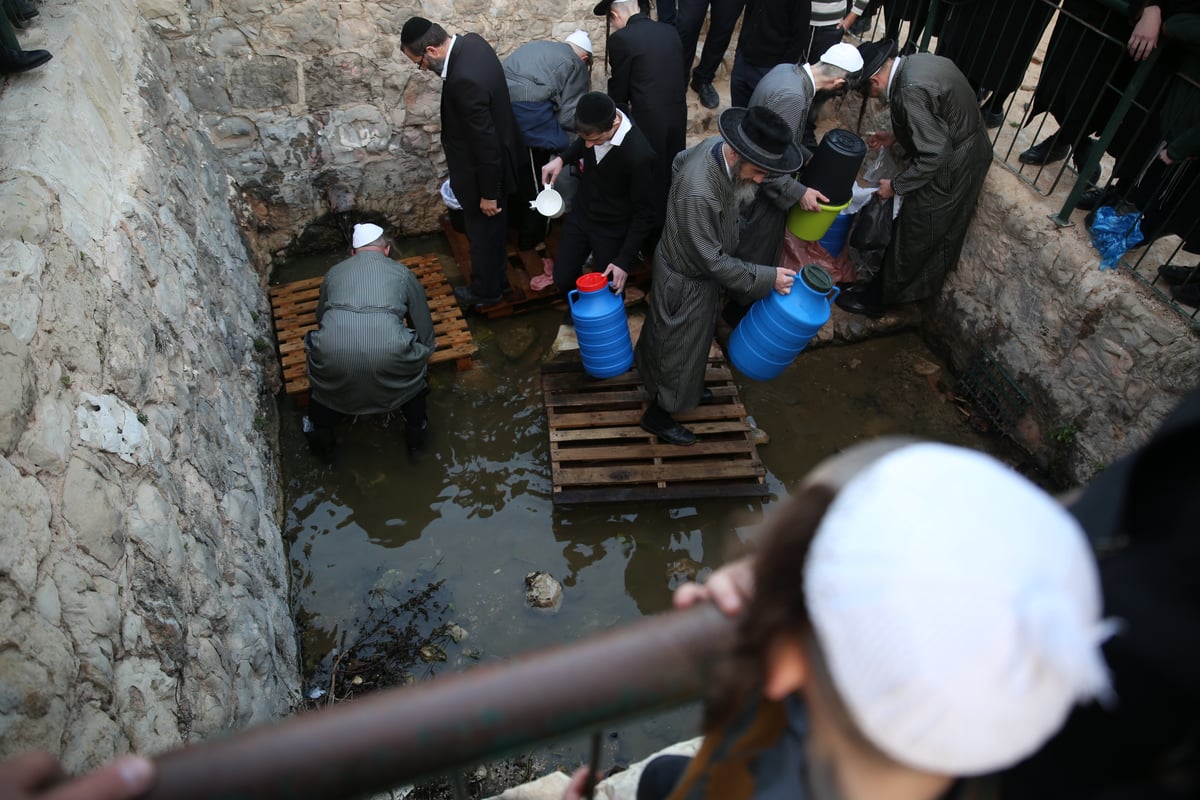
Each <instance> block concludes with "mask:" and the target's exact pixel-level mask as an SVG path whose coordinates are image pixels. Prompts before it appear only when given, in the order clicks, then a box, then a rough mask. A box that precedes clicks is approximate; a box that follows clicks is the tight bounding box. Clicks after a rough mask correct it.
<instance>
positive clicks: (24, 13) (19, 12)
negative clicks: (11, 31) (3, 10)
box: [5, 0, 38, 20]
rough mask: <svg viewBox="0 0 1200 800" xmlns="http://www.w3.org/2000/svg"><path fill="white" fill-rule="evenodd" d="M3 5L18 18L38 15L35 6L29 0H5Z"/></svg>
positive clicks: (24, 18)
mask: <svg viewBox="0 0 1200 800" xmlns="http://www.w3.org/2000/svg"><path fill="white" fill-rule="evenodd" d="M5 6H6V7H7V8H8V9H9V11H10V13H11V14H12V15H13V16H15V17H17V18H18V19H22V20H26V19H33V18H34V17H36V16H37V15H38V10H37V6H35V5H34V4H33V3H31V2H29V0H5Z"/></svg>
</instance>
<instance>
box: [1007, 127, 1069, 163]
mask: <svg viewBox="0 0 1200 800" xmlns="http://www.w3.org/2000/svg"><path fill="white" fill-rule="evenodd" d="M1070 152H1071V145H1069V144H1067V143H1066V142H1063V143H1062V144H1059V143H1058V134H1055V135H1053V136H1050V137H1049V138H1046V139H1043V140H1042V141H1040V142H1038V143H1037V144H1035V145H1034V146H1033V147H1031V148H1029V149H1028V150H1026V151H1025V152H1023V153H1021V155H1019V156H1017V160H1018V161H1020V162H1021V163H1022V164H1053V163H1054V162H1055V161H1062V160H1063V159H1064V158H1066V157H1067V154H1068V153H1070Z"/></svg>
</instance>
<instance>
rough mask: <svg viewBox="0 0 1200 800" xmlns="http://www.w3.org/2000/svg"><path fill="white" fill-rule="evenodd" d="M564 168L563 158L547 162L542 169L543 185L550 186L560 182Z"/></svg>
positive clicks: (555, 158) (556, 157)
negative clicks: (559, 175)
mask: <svg viewBox="0 0 1200 800" xmlns="http://www.w3.org/2000/svg"><path fill="white" fill-rule="evenodd" d="M562 168H563V160H562V156H555V157H554V158H552V159H550V160H549V161H547V162H546V166H544V167H542V185H543V186H549V185H551V184H552V183H554V182H555V181H556V180H558V173H560V172H562Z"/></svg>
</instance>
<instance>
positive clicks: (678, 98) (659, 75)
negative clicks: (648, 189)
mask: <svg viewBox="0 0 1200 800" xmlns="http://www.w3.org/2000/svg"><path fill="white" fill-rule="evenodd" d="M593 12H594V13H595V14H596V15H597V16H607V17H608V24H609V26H610V27H611V28H612V29H613V33H612V34H611V35H610V36H609V38H608V63H609V66H610V67H611V68H612V77H610V78H609V79H608V96H609V97H611V98H612V99H613V100H614V101H616V103H617V105H618V106H621V107H622V108H623V109H624V110H627V111H628V112H629V115H630V116H631V117H633V120H634V122H635V123H636V124H637V126H638V128H640V129H641V131H642V133H644V134H645V135H646V141H648V142H649V143H650V146H651V147H652V148H654V153H655V155H656V156H657V158H656V159H655V161H654V171H653V178H654V181H653V184H652V187H653V189H652V194H653V200H654V210H655V215H656V218H655V225H656V226H660V225H662V220H663V217H664V216H665V214H666V208H667V192H669V191H670V189H671V159H673V158H674V157H675V154H676V153H678V152H679V151H680V150H682V149H683V146H684V144H685V142H686V135H687V86H686V84H685V82H684V79H683V74H682V72H681V71H680V69H679V64H680V62H681V61H682V60H683V50H682V47H681V45H680V43H679V34H677V33H676V32H675V29H674V28H672V27H671V26H670V25H667V24H666V23H663V22H655V21H654V20H652V19H650V17H649V16H648V15H646V14H643V13H639V7H638V4H637V3H636V2H635V1H634V0H601V1H600V2H599V3H598V4H597V5H596V7H595V8H594V9H593Z"/></svg>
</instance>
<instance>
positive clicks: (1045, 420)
mask: <svg viewBox="0 0 1200 800" xmlns="http://www.w3.org/2000/svg"><path fill="white" fill-rule="evenodd" d="M1064 191H1065V190H1064ZM1061 195H1062V192H1060V193H1059V195H1056V196H1055V197H1053V198H1044V197H1041V196H1040V195H1037V194H1036V193H1034V192H1033V191H1032V190H1031V189H1030V188H1029V187H1028V186H1026V185H1025V184H1024V183H1022V182H1021V181H1020V180H1019V179H1018V178H1017V177H1016V176H1014V175H1012V174H1011V173H1010V172H1008V171H1007V170H1006V169H1004V168H1003V167H1001V166H999V165H993V167H992V170H991V172H990V173H989V175H988V179H987V183H986V184H985V185H984V189H983V193H982V195H981V196H980V203H979V209H978V211H977V212H976V214H975V219H974V221H973V223H972V225H971V229H970V231H969V233H968V235H967V241H966V245H965V246H964V248H963V255H962V258H961V260H960V262H959V265H958V268H957V269H956V270H955V271H954V272H952V273H951V274H950V277H949V279H948V280H947V282H946V287H945V290H944V291H943V292H942V295H941V297H940V298H939V300H938V302H937V303H935V304H934V305H933V306H932V307H931V308H930V309H929V313H927V314H926V325H927V328H928V330H929V331H930V332H931V333H932V334H933V338H935V339H936V340H937V341H939V342H942V343H944V344H945V345H946V346H948V347H949V349H950V354H951V356H952V358H953V361H954V363H955V366H956V367H957V368H959V369H960V370H961V369H964V368H965V367H967V366H968V364H970V362H971V361H972V359H974V358H975V357H976V355H977V354H979V353H987V354H989V355H991V356H992V357H994V358H995V359H996V360H997V362H998V363H999V364H1000V365H1001V366H1002V367H1003V368H1004V369H1005V370H1006V371H1007V372H1008V373H1009V374H1010V375H1011V376H1012V377H1013V378H1014V379H1015V380H1016V382H1017V384H1018V385H1019V386H1020V387H1021V388H1022V389H1023V390H1024V391H1025V392H1026V393H1027V394H1028V395H1029V398H1030V400H1031V401H1032V405H1031V407H1030V410H1029V413H1027V414H1026V415H1025V417H1024V418H1023V419H1022V420H1021V422H1020V424H1019V427H1018V429H1017V430H1016V431H1015V435H1016V438H1017V439H1018V440H1019V441H1020V442H1021V443H1022V444H1023V445H1024V446H1025V447H1026V448H1028V449H1029V450H1030V451H1031V452H1033V453H1035V454H1037V455H1039V456H1040V457H1041V459H1042V461H1043V462H1047V463H1053V464H1054V466H1056V467H1057V468H1059V469H1060V470H1062V471H1065V473H1066V474H1067V475H1069V476H1070V477H1071V478H1072V479H1073V480H1074V481H1076V482H1084V481H1086V480H1088V479H1090V478H1091V477H1092V476H1093V475H1094V474H1095V473H1096V472H1097V471H1099V470H1100V469H1103V468H1104V466H1105V465H1107V464H1111V463H1112V462H1113V461H1115V460H1116V459H1117V458H1119V457H1120V456H1121V455H1123V454H1124V453H1126V452H1127V451H1129V450H1130V449H1132V448H1133V447H1135V446H1137V445H1139V444H1141V443H1142V442H1144V441H1145V440H1146V439H1147V438H1148V437H1149V434H1150V432H1151V431H1152V430H1153V429H1154V428H1155V427H1156V426H1157V425H1158V423H1159V422H1161V421H1162V418H1163V417H1164V416H1166V414H1167V413H1168V412H1169V411H1170V410H1171V409H1172V408H1174V407H1175V405H1177V404H1178V403H1179V401H1180V399H1181V398H1182V397H1183V395H1184V394H1186V393H1187V392H1188V391H1190V390H1191V389H1193V388H1195V387H1196V386H1197V385H1200V361H1198V358H1197V355H1198V352H1200V351H1198V349H1197V344H1198V342H1200V339H1198V338H1197V335H1196V331H1194V330H1193V329H1192V326H1191V324H1190V323H1189V322H1188V321H1187V320H1185V319H1183V318H1182V317H1181V316H1180V315H1179V314H1178V313H1176V312H1175V311H1174V310H1172V309H1171V308H1170V307H1168V305H1167V304H1166V303H1165V302H1164V301H1162V300H1161V299H1159V298H1157V297H1156V296H1155V295H1154V293H1153V292H1151V291H1150V290H1149V289H1147V288H1146V287H1145V286H1144V285H1143V284H1142V283H1140V282H1139V281H1138V280H1137V279H1136V278H1134V277H1133V276H1132V275H1130V274H1128V273H1127V272H1125V271H1123V270H1114V271H1101V270H1100V268H1099V263H1100V257H1099V255H1098V253H1097V252H1096V251H1095V250H1094V249H1093V248H1092V247H1091V245H1090V244H1089V242H1088V239H1087V231H1086V229H1085V228H1084V227H1083V216H1084V215H1083V212H1075V214H1074V217H1075V222H1076V224H1075V226H1074V227H1070V228H1058V227H1056V226H1055V224H1054V223H1053V222H1051V221H1050V219H1049V218H1048V217H1049V215H1050V214H1053V213H1056V212H1057V211H1058V209H1059V208H1060V207H1061V204H1062V196H1061ZM1156 266H1157V263H1148V264H1147V266H1146V267H1145V269H1146V270H1147V271H1149V272H1150V273H1151V275H1153V270H1154V268H1155V267H1156ZM1055 462H1061V463H1055Z"/></svg>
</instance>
